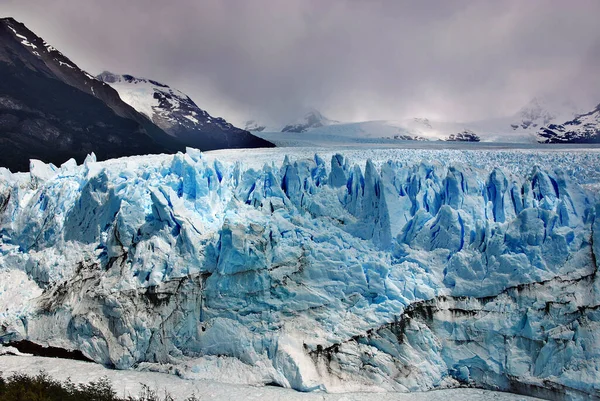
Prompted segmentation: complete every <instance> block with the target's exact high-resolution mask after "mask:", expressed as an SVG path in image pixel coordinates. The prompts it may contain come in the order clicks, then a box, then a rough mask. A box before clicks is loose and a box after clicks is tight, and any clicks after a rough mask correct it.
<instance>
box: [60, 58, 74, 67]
mask: <svg viewBox="0 0 600 401" xmlns="http://www.w3.org/2000/svg"><path fill="white" fill-rule="evenodd" d="M58 64H59V65H60V66H63V65H64V66H65V67H69V68H75V67H73V66H72V65H71V64H69V63H65V62H63V61H60V60H58Z"/></svg>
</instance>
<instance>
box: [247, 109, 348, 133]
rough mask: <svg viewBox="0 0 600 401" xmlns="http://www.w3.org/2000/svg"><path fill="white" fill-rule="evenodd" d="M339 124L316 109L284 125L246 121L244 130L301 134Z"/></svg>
mask: <svg viewBox="0 0 600 401" xmlns="http://www.w3.org/2000/svg"><path fill="white" fill-rule="evenodd" d="M334 124H339V121H335V120H330V119H328V118H327V117H325V116H323V114H321V112H319V111H318V110H316V109H311V110H309V111H308V112H306V113H305V114H304V115H303V116H302V117H300V118H298V119H297V120H296V121H294V122H293V123H289V124H285V125H270V124H262V123H260V122H258V121H256V120H248V121H246V124H245V129H246V130H248V131H252V132H288V133H303V132H308V131H311V130H314V129H316V128H321V127H328V126H330V125H334Z"/></svg>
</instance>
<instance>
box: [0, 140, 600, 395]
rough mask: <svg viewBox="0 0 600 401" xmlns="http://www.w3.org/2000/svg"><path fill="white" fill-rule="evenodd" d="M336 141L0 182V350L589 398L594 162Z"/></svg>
mask: <svg viewBox="0 0 600 401" xmlns="http://www.w3.org/2000/svg"><path fill="white" fill-rule="evenodd" d="M336 151H337V150H336V149H330V150H326V151H325V153H324V154H321V155H314V154H311V153H310V150H306V149H302V150H297V151H294V149H289V150H286V152H287V153H288V157H285V159H283V160H282V154H281V152H280V151H278V150H276V149H275V150H270V149H263V150H261V151H260V157H257V156H256V154H252V152H247V151H236V150H229V151H227V152H214V153H209V154H200V152H198V151H196V150H194V149H190V150H188V151H187V153H186V154H176V155H158V156H153V157H146V156H138V157H129V158H123V159H111V160H108V161H105V162H97V163H94V162H93V161H88V162H86V163H85V165H83V166H81V165H80V166H77V165H74V164H73V163H71V164H69V165H65V166H63V167H61V168H60V169H59V170H57V171H52V169H51V168H49V166H43V165H39V166H37V167H38V168H36V169H34V170H33V171H32V172H31V173H30V174H28V175H24V174H19V175H16V174H14V175H13V174H10V173H6V171H5V172H4V173H3V172H2V171H1V170H0V266H2V268H1V269H0V305H2V310H1V311H0V343H4V344H7V345H14V346H15V347H19V346H21V345H22V344H23V341H30V342H33V343H35V344H41V345H44V346H50V347H56V348H63V349H65V348H66V349H74V350H78V351H80V352H81V353H82V354H83V356H84V357H86V358H89V359H92V360H94V361H95V362H98V363H102V364H104V365H106V366H110V367H114V368H117V369H128V368H132V367H134V368H136V369H138V370H144V371H163V372H172V373H174V374H175V373H176V374H177V375H179V376H181V377H184V378H187V379H195V378H207V377H219V380H223V381H230V380H233V381H237V382H238V383H246V384H255V385H277V386H281V387H287V388H289V387H291V388H294V389H297V390H302V391H319V390H321V391H323V390H327V391H331V392H341V391H386V390H387V391H401V392H407V391H425V390H432V389H439V388H448V387H480V388H481V387H483V388H494V389H497V390H503V391H512V392H518V393H521V394H528V395H536V396H538V397H541V398H545V399H554V400H571V399H577V400H584V399H586V400H588V399H597V398H598V396H600V382H599V381H598V371H599V369H600V347H598V333H600V311H599V307H598V305H600V291H599V290H598V289H599V288H600V274H599V272H598V269H599V268H600V258H598V257H597V255H600V219H598V218H597V216H598V213H600V204H598V201H597V199H596V198H595V193H593V192H592V191H588V190H586V189H585V188H584V187H582V186H580V185H579V183H578V180H581V181H580V182H586V183H589V178H590V177H596V178H597V175H595V170H596V168H597V158H593V157H589V154H585V153H582V152H568V151H565V152H535V151H532V152H528V151H524V150H519V151H510V150H503V151H502V152H494V151H487V152H472V151H461V150H455V151H452V152H448V151H435V150H432V149H424V150H411V149H396V150H393V149H365V148H358V149H354V150H349V149H348V148H344V150H343V151H342V152H343V153H344V154H341V153H336ZM249 153H251V154H249ZM249 164H250V165H249ZM497 165H505V166H506V168H497V167H495V166H497ZM531 166H536V167H531ZM537 166H539V167H537ZM572 172H574V173H572ZM597 183H598V182H597V180H596V181H595V184H597ZM595 216H596V217H595ZM3 283H10V285H2V284H3ZM3 287H7V288H6V289H4V288H3ZM30 348H31V347H30Z"/></svg>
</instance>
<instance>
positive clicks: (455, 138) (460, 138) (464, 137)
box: [446, 129, 481, 142]
mask: <svg viewBox="0 0 600 401" xmlns="http://www.w3.org/2000/svg"><path fill="white" fill-rule="evenodd" d="M446 140H447V141H450V142H479V141H480V140H481V139H480V138H479V136H478V135H476V134H475V133H474V132H473V131H471V130H468V129H465V130H464V131H462V132H459V133H457V134H451V135H450V136H449V137H448V139H446Z"/></svg>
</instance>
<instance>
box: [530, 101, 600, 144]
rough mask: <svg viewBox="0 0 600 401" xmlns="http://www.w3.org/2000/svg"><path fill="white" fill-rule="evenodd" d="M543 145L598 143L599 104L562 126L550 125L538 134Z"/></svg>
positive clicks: (599, 135) (599, 136)
mask: <svg viewBox="0 0 600 401" xmlns="http://www.w3.org/2000/svg"><path fill="white" fill-rule="evenodd" d="M538 141H539V142H543V143H600V104H599V105H598V106H596V108H595V109H594V110H592V111H590V112H589V113H585V114H581V115H578V116H576V117H575V118H574V119H572V120H569V121H567V122H565V123H563V124H550V125H548V126H546V127H543V128H541V129H540V130H539V132H538Z"/></svg>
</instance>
